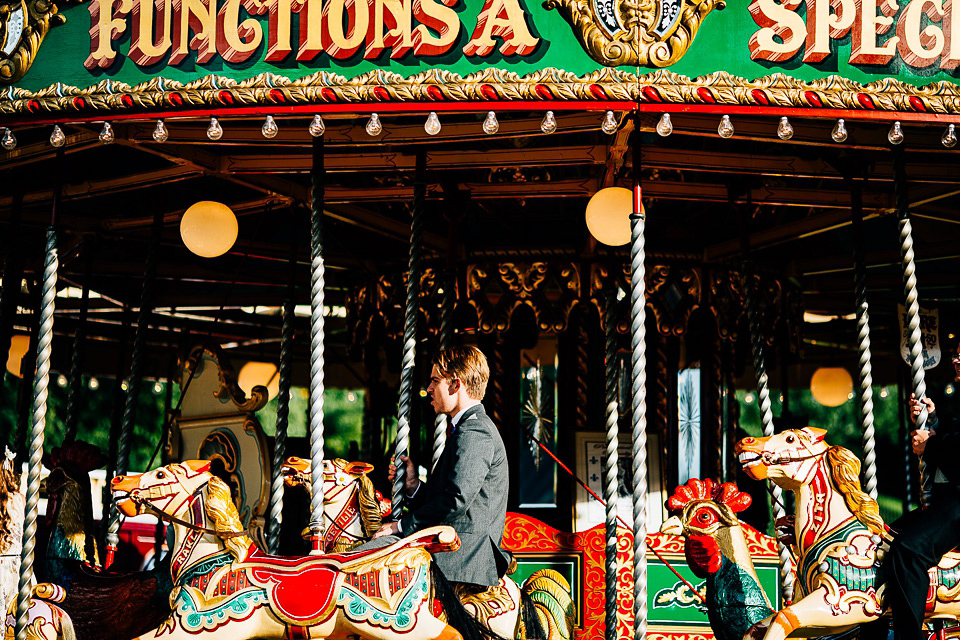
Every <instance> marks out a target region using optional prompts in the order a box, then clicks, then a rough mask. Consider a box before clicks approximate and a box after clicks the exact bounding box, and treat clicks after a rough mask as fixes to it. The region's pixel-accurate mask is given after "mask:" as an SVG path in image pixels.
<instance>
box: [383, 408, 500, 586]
mask: <svg viewBox="0 0 960 640" xmlns="http://www.w3.org/2000/svg"><path fill="white" fill-rule="evenodd" d="M509 489H510V477H509V473H508V468H507V453H506V450H505V449H504V446H503V440H502V439H501V438H500V433H499V432H498V431H497V428H496V426H495V425H494V424H493V421H492V420H491V419H490V418H489V417H488V416H487V413H486V411H484V409H483V405H476V406H474V407H470V408H469V409H467V410H466V411H465V412H464V414H463V415H462V416H461V417H460V423H459V424H458V425H457V427H456V429H455V431H454V432H453V433H452V434H451V435H450V436H449V437H448V438H447V443H446V446H445V448H444V450H443V453H442V454H441V456H440V459H439V460H438V461H437V466H436V469H434V471H433V473H432V474H431V476H430V482H428V483H426V484H425V485H421V487H420V488H419V490H418V491H417V493H416V495H414V497H413V498H412V500H411V510H410V513H409V514H407V515H406V516H404V517H403V518H402V519H401V520H400V528H401V533H402V535H403V536H404V537H406V536H409V535H410V534H412V533H413V532H415V531H419V530H421V529H423V528H425V527H432V526H434V525H438V524H446V525H450V526H452V527H453V528H454V529H455V530H456V532H457V535H459V536H460V542H461V547H460V549H459V550H458V551H454V552H452V553H438V554H436V555H435V556H434V560H436V562H437V565H438V566H439V567H440V570H441V571H443V574H444V575H445V576H446V577H447V579H448V580H454V581H456V582H470V583H473V584H480V585H487V586H490V585H495V584H497V581H498V580H499V579H500V576H502V575H503V574H504V572H505V571H506V569H507V566H508V565H509V563H510V555H509V554H508V553H507V552H505V551H503V550H502V549H501V548H500V542H501V540H502V538H503V525H504V523H505V521H506V515H507V494H508V492H509Z"/></svg>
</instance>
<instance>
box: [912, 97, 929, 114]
mask: <svg viewBox="0 0 960 640" xmlns="http://www.w3.org/2000/svg"><path fill="white" fill-rule="evenodd" d="M910 106H911V107H913V110H914V111H926V110H927V105H925V104H923V100H921V99H920V96H910Z"/></svg>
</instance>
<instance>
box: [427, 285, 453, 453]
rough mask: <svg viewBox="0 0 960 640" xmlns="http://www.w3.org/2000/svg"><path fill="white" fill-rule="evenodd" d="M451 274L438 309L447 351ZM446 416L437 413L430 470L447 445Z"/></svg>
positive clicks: (450, 335) (450, 331) (450, 336)
mask: <svg viewBox="0 0 960 640" xmlns="http://www.w3.org/2000/svg"><path fill="white" fill-rule="evenodd" d="M455 286H456V284H455V282H454V279H453V274H445V275H444V278H443V300H442V302H441V307H440V348H441V349H449V348H450V346H451V344H452V342H453V303H454V298H455V293H456V291H455V290H454V287H455ZM448 419H449V418H447V415H446V414H445V413H438V414H437V418H436V422H435V423H434V427H433V461H432V463H431V464H430V469H431V470H432V469H434V468H435V467H436V466H437V462H439V461H440V454H442V453H443V449H444V447H446V445H447V420H448Z"/></svg>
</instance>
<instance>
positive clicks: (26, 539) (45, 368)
mask: <svg viewBox="0 0 960 640" xmlns="http://www.w3.org/2000/svg"><path fill="white" fill-rule="evenodd" d="M57 163H58V164H59V168H61V169H62V167H63V149H62V148H61V149H60V150H58V151H57ZM57 173H58V175H62V174H60V172H59V171H58V172H57ZM61 194H62V185H61V184H60V183H59V179H58V183H57V186H56V187H55V189H54V195H53V214H52V218H51V222H50V226H49V227H48V228H47V243H46V252H45V255H44V260H43V284H42V286H41V291H40V324H39V331H38V333H37V371H36V374H35V375H34V382H33V420H32V425H31V429H30V444H29V447H28V449H27V451H28V459H29V462H28V466H27V495H26V506H25V508H24V523H23V547H22V549H21V552H20V582H19V591H18V592H17V613H16V624H15V625H14V630H15V637H16V640H27V623H28V622H29V619H30V595H31V594H32V592H33V558H34V551H35V549H36V544H37V506H38V505H39V503H40V470H41V467H42V465H41V459H42V458H43V432H44V429H45V427H46V426H47V387H48V386H49V385H50V353H51V351H52V349H51V346H52V342H53V312H54V304H55V301H56V297H57V268H58V266H59V264H60V261H59V257H58V255H57V231H56V225H57V222H58V220H57V215H58V211H57V210H58V208H59V204H60V198H61Z"/></svg>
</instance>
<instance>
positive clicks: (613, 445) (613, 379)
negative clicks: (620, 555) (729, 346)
mask: <svg viewBox="0 0 960 640" xmlns="http://www.w3.org/2000/svg"><path fill="white" fill-rule="evenodd" d="M611 273H613V272H612V271H611ZM603 321H604V334H605V337H606V344H605V346H606V350H605V352H604V374H605V378H606V400H607V448H606V451H605V452H604V456H603V460H604V464H603V499H604V501H605V502H606V503H607V507H606V509H607V511H606V516H607V525H606V533H607V545H606V569H607V589H606V638H607V640H617V498H618V495H619V487H620V483H619V475H620V474H619V466H620V465H619V444H620V436H619V429H618V423H619V418H620V406H619V404H618V402H617V391H618V389H617V372H618V369H617V362H616V360H617V291H616V290H613V291H609V292H608V293H607V300H606V309H605V313H604V319H603Z"/></svg>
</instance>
